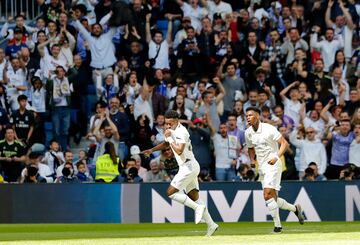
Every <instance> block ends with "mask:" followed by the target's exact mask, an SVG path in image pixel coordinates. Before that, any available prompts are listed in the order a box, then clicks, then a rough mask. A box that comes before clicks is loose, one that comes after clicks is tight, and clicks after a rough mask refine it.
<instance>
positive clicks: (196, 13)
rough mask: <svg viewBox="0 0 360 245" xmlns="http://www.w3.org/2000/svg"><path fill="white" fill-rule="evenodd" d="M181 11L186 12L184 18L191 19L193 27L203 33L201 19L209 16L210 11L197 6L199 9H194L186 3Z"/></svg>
mask: <svg viewBox="0 0 360 245" xmlns="http://www.w3.org/2000/svg"><path fill="white" fill-rule="evenodd" d="M181 10H182V11H183V12H184V17H190V19H191V25H192V26H193V27H194V28H195V30H196V31H201V28H202V26H201V19H202V18H204V17H205V16H206V15H208V11H207V10H206V9H205V8H202V7H200V6H197V8H195V9H194V8H193V7H191V5H190V4H188V3H185V2H184V4H183V5H182V6H181Z"/></svg>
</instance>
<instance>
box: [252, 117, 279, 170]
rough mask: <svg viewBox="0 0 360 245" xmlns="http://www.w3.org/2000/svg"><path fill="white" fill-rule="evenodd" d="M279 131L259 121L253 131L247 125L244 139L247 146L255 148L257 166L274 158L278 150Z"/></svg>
mask: <svg viewBox="0 0 360 245" xmlns="http://www.w3.org/2000/svg"><path fill="white" fill-rule="evenodd" d="M280 137H281V134H280V132H279V131H278V130H277V129H276V128H275V127H274V126H272V125H270V124H268V123H262V122H260V123H259V128H258V130H257V131H256V132H255V131H254V129H253V127H248V128H247V129H246V131H245V140H246V144H247V147H248V148H255V153H256V160H257V162H258V164H259V167H260V168H261V167H262V164H264V163H267V162H268V161H269V160H270V159H272V158H274V156H275V155H276V154H277V152H278V150H279V145H278V143H277V141H278V140H279V139H280Z"/></svg>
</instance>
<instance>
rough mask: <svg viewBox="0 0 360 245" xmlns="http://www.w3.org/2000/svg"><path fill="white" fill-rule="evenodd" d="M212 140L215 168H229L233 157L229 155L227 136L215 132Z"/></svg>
mask: <svg viewBox="0 0 360 245" xmlns="http://www.w3.org/2000/svg"><path fill="white" fill-rule="evenodd" d="M212 140H213V143H214V150H215V152H214V153H215V168H230V165H231V162H232V160H233V159H232V158H230V157H229V138H228V137H226V138H223V137H222V136H221V135H220V134H215V135H214V136H213V137H212Z"/></svg>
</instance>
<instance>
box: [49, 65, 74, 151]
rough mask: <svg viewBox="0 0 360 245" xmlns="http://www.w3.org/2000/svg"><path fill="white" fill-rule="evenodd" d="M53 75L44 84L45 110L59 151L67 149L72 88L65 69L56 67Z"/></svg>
mask: <svg viewBox="0 0 360 245" xmlns="http://www.w3.org/2000/svg"><path fill="white" fill-rule="evenodd" d="M55 74H56V75H53V76H51V77H49V79H48V80H47V82H46V95H47V98H46V101H47V108H48V109H49V110H51V112H52V114H51V120H52V123H53V131H54V132H53V133H54V137H55V139H57V140H58V141H59V143H60V145H61V149H63V150H66V149H67V141H68V135H69V128H70V106H71V93H72V90H73V89H72V86H70V83H69V80H68V78H67V77H66V75H65V69H64V67H62V66H57V67H56V70H55Z"/></svg>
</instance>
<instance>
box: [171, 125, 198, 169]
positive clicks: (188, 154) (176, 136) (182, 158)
mask: <svg viewBox="0 0 360 245" xmlns="http://www.w3.org/2000/svg"><path fill="white" fill-rule="evenodd" d="M171 137H172V138H173V140H174V141H175V143H176V144H185V148H184V151H183V152H182V154H181V155H178V154H177V153H176V152H175V151H174V150H173V152H174V156H175V158H176V161H177V162H178V164H179V166H181V165H183V164H184V163H185V162H189V161H192V162H196V159H195V157H194V154H193V152H192V145H191V140H190V134H189V132H188V131H187V129H186V128H185V127H184V126H183V125H182V124H181V123H179V124H178V125H177V127H176V129H175V130H172V131H171Z"/></svg>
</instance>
